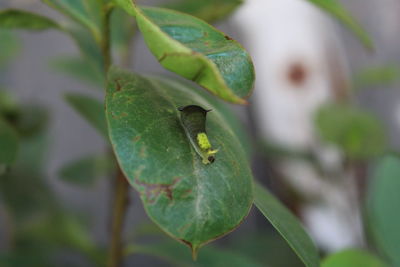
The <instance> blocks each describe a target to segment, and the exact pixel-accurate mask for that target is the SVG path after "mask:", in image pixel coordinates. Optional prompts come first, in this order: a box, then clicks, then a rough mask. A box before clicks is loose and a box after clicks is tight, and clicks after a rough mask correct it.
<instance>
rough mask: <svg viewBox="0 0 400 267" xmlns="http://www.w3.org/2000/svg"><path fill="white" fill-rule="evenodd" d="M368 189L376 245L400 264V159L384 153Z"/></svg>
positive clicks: (370, 225) (370, 222) (394, 261)
mask: <svg viewBox="0 0 400 267" xmlns="http://www.w3.org/2000/svg"><path fill="white" fill-rule="evenodd" d="M371 178H372V179H371V180H370V183H369V190H368V215H369V216H368V217H369V228H370V230H371V231H372V234H373V237H374V240H375V242H376V245H377V246H378V248H379V249H380V251H382V252H383V253H384V254H386V255H387V256H388V258H389V259H390V260H391V262H392V264H393V266H400V253H399V251H400V231H399V226H400V213H399V205H400V194H399V192H400V158H399V157H397V156H394V155H390V156H385V157H384V158H383V159H382V160H380V162H379V163H378V164H377V166H376V169H375V172H374V174H373V177H371Z"/></svg>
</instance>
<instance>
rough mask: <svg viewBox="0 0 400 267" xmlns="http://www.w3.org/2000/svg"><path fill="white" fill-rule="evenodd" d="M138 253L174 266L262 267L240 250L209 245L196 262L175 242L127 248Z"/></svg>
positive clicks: (128, 251)
mask: <svg viewBox="0 0 400 267" xmlns="http://www.w3.org/2000/svg"><path fill="white" fill-rule="evenodd" d="M130 253H137V254H143V255H149V256H152V257H156V258H160V259H162V260H164V261H166V262H168V263H170V264H171V265H172V266H180V267H183V266H187V267H189V266H193V267H220V266H229V267H261V266H263V265H261V264H259V263H258V262H256V261H255V260H253V259H251V258H249V257H246V256H244V255H242V254H241V253H240V252H238V251H231V250H227V249H220V248H218V247H216V246H212V245H210V246H208V247H206V248H204V249H203V250H202V253H201V254H200V255H199V258H198V259H197V260H196V261H195V262H194V261H193V260H192V259H191V258H190V256H189V255H188V254H185V249H184V247H183V246H182V245H179V244H177V243H174V242H168V241H166V242H159V243H157V244H151V245H132V246H128V248H127V249H126V254H130Z"/></svg>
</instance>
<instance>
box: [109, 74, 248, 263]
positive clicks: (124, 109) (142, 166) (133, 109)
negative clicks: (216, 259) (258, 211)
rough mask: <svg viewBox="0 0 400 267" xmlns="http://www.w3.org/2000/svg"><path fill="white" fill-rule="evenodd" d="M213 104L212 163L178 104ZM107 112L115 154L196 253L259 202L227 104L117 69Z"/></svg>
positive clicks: (160, 217) (156, 215)
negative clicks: (193, 139) (200, 151)
mask: <svg viewBox="0 0 400 267" xmlns="http://www.w3.org/2000/svg"><path fill="white" fill-rule="evenodd" d="M188 104H194V105H201V106H203V107H205V108H207V109H213V111H212V112H210V114H209V115H208V118H207V122H206V128H207V131H208V136H209V138H210V142H211V143H212V144H213V145H214V146H215V147H216V148H218V149H219V152H218V154H217V155H216V160H215V162H214V163H212V164H208V165H205V164H203V163H202V160H201V158H200V157H199V156H198V155H197V154H196V152H195V151H194V149H193V148H192V146H191V144H190V142H189V140H188V138H187V137H186V135H185V132H184V129H183V127H182V126H181V123H180V119H179V118H180V114H179V111H178V107H180V106H184V105H188ZM106 112H107V121H108V125H109V132H110V138H111V142H112V145H113V148H114V152H115V154H116V156H117V159H118V162H119V164H120V167H121V169H122V170H123V172H124V174H125V176H126V177H127V179H128V181H129V182H130V184H131V185H132V186H133V187H134V188H135V189H136V190H137V191H139V193H140V194H141V199H142V202H143V204H144V207H145V209H146V211H147V214H148V215H149V217H150V218H151V219H152V220H153V221H154V222H155V223H156V224H157V225H158V226H159V227H160V228H161V229H162V230H163V231H165V232H166V233H168V234H169V235H170V236H172V237H174V238H175V239H177V240H180V241H181V242H183V243H185V244H187V245H188V246H189V247H190V248H191V249H192V252H193V255H196V253H197V250H198V249H199V248H200V247H201V246H203V245H204V244H205V243H207V242H210V241H212V240H214V239H216V238H219V237H221V236H223V235H225V234H227V233H229V232H230V231H232V230H233V229H235V228H236V227H237V226H238V225H239V224H240V223H241V221H242V220H243V219H244V218H245V217H246V215H247V214H248V212H249V210H250V207H251V203H252V200H253V193H252V175H251V172H250V168H249V164H248V161H247V158H246V154H245V153H244V150H243V148H242V146H241V145H240V141H239V139H238V138H237V137H236V136H235V134H234V132H233V130H232V129H231V127H230V126H229V124H228V123H227V122H225V120H224V117H223V115H222V113H221V112H220V108H219V107H218V106H217V105H215V106H214V105H211V104H210V103H208V102H207V101H206V99H204V98H203V97H201V96H200V95H199V94H197V93H196V92H193V91H192V90H190V89H187V88H184V87H174V86H173V84H168V81H167V80H164V81H158V82H156V81H153V80H152V79H146V78H144V77H141V76H138V75H135V74H129V73H127V72H124V71H121V70H118V69H115V68H113V69H112V70H111V71H110V74H109V86H108V88H107V96H106Z"/></svg>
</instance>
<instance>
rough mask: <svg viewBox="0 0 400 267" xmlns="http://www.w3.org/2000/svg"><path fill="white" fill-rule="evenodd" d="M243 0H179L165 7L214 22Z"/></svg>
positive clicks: (231, 10) (230, 11)
mask: <svg viewBox="0 0 400 267" xmlns="http://www.w3.org/2000/svg"><path fill="white" fill-rule="evenodd" d="M242 3H243V0H202V1H199V0H178V1H174V2H172V3H168V4H166V5H165V7H167V8H170V9H175V10H178V11H180V12H183V13H187V14H190V15H193V16H195V17H198V18H200V19H202V20H205V21H207V22H214V21H217V20H220V19H222V18H224V17H225V16H227V15H229V14H230V13H232V12H233V11H234V10H235V9H236V8H237V7H238V6H239V5H240V4H242Z"/></svg>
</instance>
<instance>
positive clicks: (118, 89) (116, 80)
mask: <svg viewBox="0 0 400 267" xmlns="http://www.w3.org/2000/svg"><path fill="white" fill-rule="evenodd" d="M119 81H120V79H115V84H116V85H117V87H116V88H115V90H117V91H121V88H122V86H121V84H120V83H119Z"/></svg>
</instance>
